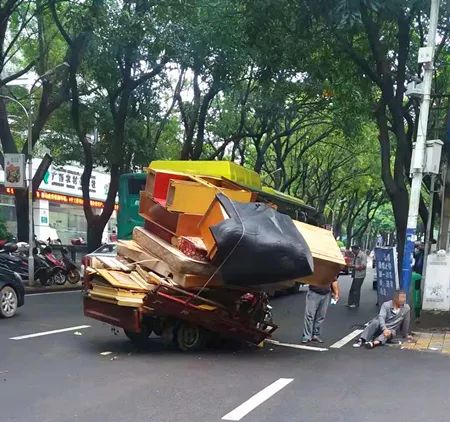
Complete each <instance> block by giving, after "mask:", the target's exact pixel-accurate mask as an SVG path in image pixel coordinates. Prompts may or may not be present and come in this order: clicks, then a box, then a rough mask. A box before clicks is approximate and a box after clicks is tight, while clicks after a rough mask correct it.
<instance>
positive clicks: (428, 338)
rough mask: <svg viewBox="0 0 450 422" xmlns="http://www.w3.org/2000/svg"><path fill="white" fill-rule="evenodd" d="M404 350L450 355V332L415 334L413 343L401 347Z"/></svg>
mask: <svg viewBox="0 0 450 422" xmlns="http://www.w3.org/2000/svg"><path fill="white" fill-rule="evenodd" d="M400 349H402V350H415V351H419V352H438V353H443V354H446V355H450V331H443V332H417V331H415V332H414V339H413V341H412V342H411V343H403V344H401V345H400Z"/></svg>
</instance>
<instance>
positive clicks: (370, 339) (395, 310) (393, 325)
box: [353, 290, 411, 349]
mask: <svg viewBox="0 0 450 422" xmlns="http://www.w3.org/2000/svg"><path fill="white" fill-rule="evenodd" d="M410 313H411V309H410V307H409V305H408V304H407V303H406V293H405V292H403V291H401V290H397V291H396V292H395V293H394V298H393V300H388V301H387V302H384V303H383V304H382V305H381V309H380V313H379V315H378V317H376V318H374V319H373V320H372V321H370V323H369V325H368V326H367V327H366V328H365V329H364V331H363V332H362V334H361V336H360V338H359V340H358V341H356V343H354V344H353V347H361V346H362V345H363V344H365V346H366V348H368V349H373V348H374V347H377V346H380V345H383V344H385V343H386V342H387V341H389V340H391V339H392V338H394V337H395V336H396V335H397V333H398V332H399V331H401V333H402V335H403V337H404V338H408V340H410V339H411V336H409V324H410Z"/></svg>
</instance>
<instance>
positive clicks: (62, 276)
mask: <svg viewBox="0 0 450 422" xmlns="http://www.w3.org/2000/svg"><path fill="white" fill-rule="evenodd" d="M42 255H43V256H44V258H45V260H46V261H47V264H48V265H50V267H52V268H54V269H55V271H54V274H53V281H54V283H55V284H58V285H59V286H61V285H63V284H65V282H66V267H65V265H64V262H63V261H62V260H60V259H58V258H57V257H56V256H55V254H54V253H53V250H52V248H51V247H50V246H45V247H44V249H43V250H42Z"/></svg>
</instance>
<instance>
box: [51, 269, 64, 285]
mask: <svg viewBox="0 0 450 422" xmlns="http://www.w3.org/2000/svg"><path fill="white" fill-rule="evenodd" d="M52 278H53V282H54V283H55V284H57V285H58V286H62V285H63V284H65V283H66V276H65V275H64V273H63V272H62V271H57V272H56V273H55V274H53V277H52Z"/></svg>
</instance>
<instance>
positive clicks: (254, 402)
mask: <svg viewBox="0 0 450 422" xmlns="http://www.w3.org/2000/svg"><path fill="white" fill-rule="evenodd" d="M292 381H294V378H280V379H278V380H276V381H275V382H273V383H272V384H270V385H268V386H267V387H266V388H264V389H263V390H261V391H260V392H259V393H256V394H255V395H254V396H252V397H250V398H249V399H248V400H247V401H246V402H244V403H242V404H241V405H240V406H238V407H236V409H234V410H232V411H231V412H230V413H227V414H226V415H225V416H224V417H223V418H222V420H223V421H240V420H241V419H242V418H243V417H244V416H245V415H247V414H248V413H250V412H251V411H252V410H253V409H255V408H257V407H258V406H259V405H260V404H262V403H264V402H265V401H266V400H268V399H270V397H272V396H273V395H274V394H276V393H278V391H280V390H282V389H283V388H284V387H286V386H287V385H288V384H290V383H291V382H292Z"/></svg>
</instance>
